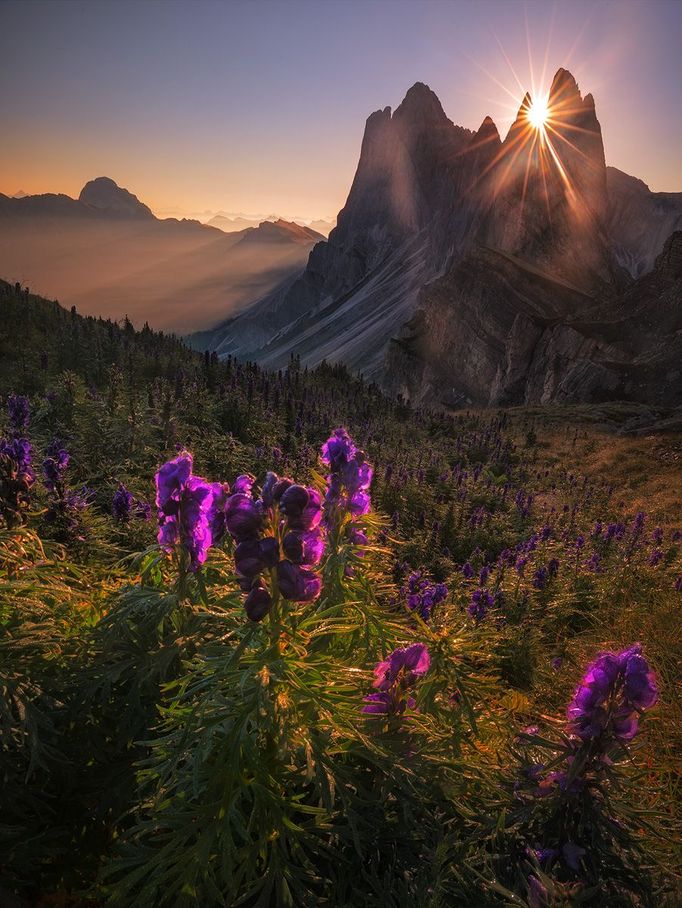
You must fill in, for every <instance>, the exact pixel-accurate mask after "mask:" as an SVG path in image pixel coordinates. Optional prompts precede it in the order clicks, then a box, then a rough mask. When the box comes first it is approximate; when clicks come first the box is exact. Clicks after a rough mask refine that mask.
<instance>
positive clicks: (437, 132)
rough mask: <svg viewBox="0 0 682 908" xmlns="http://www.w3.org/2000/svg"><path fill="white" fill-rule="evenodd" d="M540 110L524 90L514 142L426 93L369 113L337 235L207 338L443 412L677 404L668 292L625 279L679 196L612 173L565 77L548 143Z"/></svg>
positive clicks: (226, 349) (671, 224)
mask: <svg viewBox="0 0 682 908" xmlns="http://www.w3.org/2000/svg"><path fill="white" fill-rule="evenodd" d="M531 106H532V99H531V98H530V96H529V95H528V94H527V95H526V96H525V97H524V99H523V101H522V103H521V106H520V108H519V111H518V115H517V117H516V120H515V122H514V123H513V124H512V126H511V128H510V130H509V132H508V134H507V135H506V136H505V137H504V139H503V138H501V137H500V135H499V133H498V130H497V128H496V126H495V124H494V123H493V121H492V120H491V119H490V118H489V117H486V118H485V119H484V120H483V122H482V124H481V126H480V128H479V129H478V130H477V131H476V132H473V133H472V132H471V131H469V130H466V129H463V128H462V127H459V126H456V125H454V124H453V123H452V122H451V121H450V120H449V119H448V118H447V117H446V115H445V113H444V111H443V108H442V106H441V104H440V102H439V100H438V98H437V97H436V95H435V94H434V93H433V92H432V91H431V90H430V89H429V88H428V87H427V86H426V85H423V84H422V83H417V84H416V85H414V86H413V87H412V88H411V89H410V90H409V91H408V93H407V95H406V96H405V99H404V100H403V102H402V104H400V106H399V107H398V108H397V109H396V110H395V112H393V113H392V112H391V109H390V108H385V109H384V110H380V111H377V112H375V113H373V114H372V115H371V116H370V117H369V119H368V120H367V124H366V127H365V134H364V138H363V141H362V148H361V152H360V160H359V163H358V167H357V171H356V174H355V178H354V180H353V184H352V186H351V189H350V193H349V195H348V200H347V202H346V205H345V206H344V208H343V209H342V210H341V211H340V212H339V215H338V221H337V226H336V227H335V229H334V230H332V232H331V233H330V235H329V239H328V241H327V242H323V243H318V244H317V245H316V246H315V247H314V249H313V250H312V252H311V254H310V258H309V260H308V264H307V267H306V269H305V271H304V272H303V273H302V274H301V275H300V276H299V277H298V278H296V279H293V280H287V281H285V282H283V283H282V284H281V285H280V286H278V287H277V288H276V289H275V290H274V291H272V293H271V294H269V295H265V296H264V297H261V298H259V299H258V300H257V301H256V302H255V303H254V304H253V306H252V307H250V308H249V309H247V310H246V311H244V312H243V313H242V314H240V315H239V316H237V317H236V318H231V319H230V320H228V321H225V322H224V323H223V324H221V325H220V326H219V327H218V328H217V329H216V331H215V332H214V333H212V334H211V333H207V334H205V335H203V341H204V343H205V344H206V345H207V347H208V348H209V349H216V350H218V352H219V353H220V354H226V353H231V354H233V355H235V356H237V357H242V358H246V359H251V358H253V359H256V360H257V361H258V362H260V363H262V364H264V365H266V366H269V367H274V368H279V367H281V366H283V365H284V364H285V363H286V362H287V361H288V359H289V357H290V355H291V354H292V353H297V354H299V355H300V356H301V359H302V362H303V363H304V364H306V365H310V366H314V365H316V364H317V363H319V362H321V361H322V360H323V359H328V360H332V361H342V362H344V363H346V364H347V365H349V366H350V367H351V368H354V369H357V370H362V371H363V372H365V374H367V375H369V376H371V377H374V378H379V379H381V380H382V381H383V383H384V384H385V385H386V386H388V387H389V388H391V390H397V391H400V392H401V393H402V394H404V395H405V396H406V397H408V398H410V399H413V400H416V401H422V400H423V401H428V402H430V403H433V404H437V405H446V406H463V405H470V404H489V403H506V404H513V403H523V402H526V403H534V402H540V401H542V402H551V401H559V400H562V401H563V400H582V399H590V398H594V397H598V396H599V395H603V394H606V395H609V394H612V395H616V396H618V395H625V396H627V395H630V396H633V397H636V398H638V399H643V398H644V397H646V396H651V395H655V394H657V393H659V391H660V392H661V393H662V389H667V391H666V393H671V394H675V395H677V396H679V397H682V382H681V381H680V376H679V373H676V372H675V370H674V369H672V368H671V367H670V362H669V360H668V359H666V355H667V354H666V353H665V351H664V350H663V348H662V347H661V341H662V337H663V333H662V332H663V328H662V327H660V328H658V329H657V328H656V327H655V326H656V322H657V319H656V317H655V314H653V313H655V310H656V307H657V306H659V305H661V306H663V307H665V306H666V305H668V303H667V302H666V300H667V299H668V297H667V296H666V294H669V293H671V292H673V290H671V289H670V286H668V287H667V289H664V290H663V289H661V293H662V294H663V297H664V298H663V299H662V301H657V299H656V297H655V293H654V290H653V289H652V288H654V287H657V288H659V289H660V288H662V287H663V285H662V283H661V282H660V281H659V282H658V283H657V282H656V281H654V282H653V283H649V284H647V283H641V282H639V281H638V282H637V284H633V283H632V276H633V275H642V274H644V273H645V272H647V271H649V270H650V269H651V268H653V266H654V262H655V261H656V259H657V257H658V256H660V255H661V254H662V252H663V249H664V244H665V242H666V240H667V237H668V236H669V234H670V233H671V232H672V231H673V230H674V229H676V227H679V216H680V197H679V195H678V194H672V193H671V194H660V193H650V192H649V191H648V189H647V187H646V186H645V185H644V184H641V183H639V181H635V180H633V178H630V177H627V176H626V175H624V174H620V172H619V171H615V170H613V169H609V170H608V171H607V168H606V163H605V159H604V148H603V142H602V135H601V127H600V124H599V121H598V119H597V114H596V109H595V102H594V99H593V97H592V95H590V94H587V95H585V96H583V95H582V94H581V92H580V89H579V87H578V85H577V83H576V81H575V79H574V78H573V76H572V75H571V73H569V72H568V71H567V70H564V69H560V70H558V71H557V73H556V75H555V77H554V79H553V82H552V85H551V89H550V92H549V108H550V110H551V122H550V123H549V125H548V126H547V130H546V132H545V133H543V132H542V131H538V130H536V129H534V128H532V127H531V125H530V120H529V111H530V109H531ZM543 136H544V138H543ZM671 242H672V241H671ZM678 244H679V240H675V241H674V242H672V246H671V247H670V248H669V247H668V246H666V247H665V248H666V250H667V251H668V252H667V253H666V254H668V253H670V249H672V253H671V254H673V255H676V254H677V253H676V252H675V250H676V249H677V245H678ZM671 286H673V285H671ZM674 286H677V285H674ZM627 305H636V308H637V311H638V312H639V313H640V316H638V318H639V319H640V321H639V322H637V324H638V330H639V329H641V330H642V335H641V340H642V342H644V339H646V344H648V345H649V346H647V347H646V348H642V347H641V345H639V341H638V340H636V338H635V336H634V334H632V330H634V329H633V328H632V326H633V325H634V324H635V321H636V320H635V321H632V319H631V320H630V321H627V320H626V319H625V313H624V311H623V307H625V306H627ZM678 310H679V307H678ZM644 313H648V316H647V317H648V318H650V321H651V325H652V326H654V327H653V329H652V330H653V332H654V334H656V331H658V334H656V337H654V336H653V334H652V332H651V331H649V330H647V331H644V330H643V327H642V326H643V324H644V322H643V320H644V319H645V315H644ZM679 318H680V316H679V311H678V312H675V311H674V309H673V311H672V314H671V315H670V317H669V318H668V320H667V322H666V324H667V326H668V330H671V331H673V333H674V337H673V339H672V342H671V344H670V349H671V350H676V349H677V347H676V346H675V344H676V343H677V340H676V338H677V334H675V332H679V331H680V330H681V329H682V325H680V324H679ZM624 319H625V320H624ZM661 325H662V322H661ZM628 326H629V327H628ZM620 330H622V332H623V337H622V343H617V340H618V338H617V334H618V331H620ZM655 351H658V352H655ZM659 353H660V355H659ZM630 355H631V356H632V357H633V358H636V366H635V364H634V361H633V365H632V367H631V368H630V367H628V366H627V358H628V356H630ZM645 361H646V362H647V363H648V365H647V366H646V368H644V367H643V366H642V364H643V363H644V362H645ZM640 366H641V368H640ZM637 369H639V370H640V371H639V372H638V373H637ZM647 370H649V371H647ZM657 370H658V371H657ZM635 373H637V374H635ZM645 373H646V377H645V378H644V377H642V376H644V374H645ZM637 375H639V376H640V378H641V381H640V379H639V378H638V377H637ZM676 383H677V386H676ZM657 389H658V390H657Z"/></svg>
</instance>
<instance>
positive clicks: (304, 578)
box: [277, 559, 322, 602]
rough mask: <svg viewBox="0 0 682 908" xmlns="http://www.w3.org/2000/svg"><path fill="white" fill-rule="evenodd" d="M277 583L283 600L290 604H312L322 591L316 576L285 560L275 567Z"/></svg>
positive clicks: (318, 578)
mask: <svg viewBox="0 0 682 908" xmlns="http://www.w3.org/2000/svg"><path fill="white" fill-rule="evenodd" d="M277 583H278V585H279V590H280V592H281V594H282V595H283V596H284V598H285V599H290V600H291V601H292V602H312V601H313V600H314V599H317V597H318V596H319V595H320V591H321V589H322V581H321V579H320V577H319V575H318V574H316V573H315V572H314V571H311V570H308V568H304V567H301V566H300V565H298V564H293V563H292V562H291V561H288V560H287V559H284V560H283V561H280V562H279V564H278V565H277Z"/></svg>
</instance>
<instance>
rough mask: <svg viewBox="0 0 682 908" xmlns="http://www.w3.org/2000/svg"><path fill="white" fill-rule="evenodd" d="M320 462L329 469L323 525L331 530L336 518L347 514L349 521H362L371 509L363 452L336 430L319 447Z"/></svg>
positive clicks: (369, 478)
mask: <svg viewBox="0 0 682 908" xmlns="http://www.w3.org/2000/svg"><path fill="white" fill-rule="evenodd" d="M320 460H321V461H322V463H323V464H324V465H325V466H328V467H329V470H330V472H329V476H328V477H327V484H328V488H327V494H326V496H325V503H324V508H325V523H326V524H327V527H328V528H329V529H330V530H332V529H333V528H334V526H335V524H336V523H337V522H338V515H339V514H341V513H343V512H344V511H347V512H348V513H349V514H350V515H351V517H362V516H364V515H365V514H367V513H368V512H369V510H370V508H371V498H370V494H369V487H370V484H371V482H372V475H373V472H374V471H373V468H372V466H371V464H369V463H368V462H367V459H366V457H365V453H364V451H360V450H359V449H358V448H357V447H356V446H355V444H354V442H353V440H352V438H351V437H350V436H349V434H348V432H347V431H346V430H345V429H343V428H339V429H336V430H335V431H334V432H333V434H332V435H331V437H330V438H328V439H327V441H326V442H325V443H324V444H323V445H322V451H321V454H320Z"/></svg>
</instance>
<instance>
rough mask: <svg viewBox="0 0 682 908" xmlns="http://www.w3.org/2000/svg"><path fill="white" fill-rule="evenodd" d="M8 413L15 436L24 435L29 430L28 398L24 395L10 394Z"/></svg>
mask: <svg viewBox="0 0 682 908" xmlns="http://www.w3.org/2000/svg"><path fill="white" fill-rule="evenodd" d="M7 412H8V414H9V424H10V427H11V429H12V432H13V433H14V434H15V435H22V434H23V433H24V432H25V431H26V429H27V428H28V419H29V412H30V411H29V405H28V398H26V397H24V396H23V395H22V394H10V396H9V397H8V399H7Z"/></svg>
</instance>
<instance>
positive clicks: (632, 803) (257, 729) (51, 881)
mask: <svg viewBox="0 0 682 908" xmlns="http://www.w3.org/2000/svg"><path fill="white" fill-rule="evenodd" d="M0 306H2V309H3V314H4V316H5V318H4V319H3V324H2V327H0V354H1V356H0V395H1V396H2V407H3V410H2V416H1V417H0V905H1V906H2V908H5V906H7V908H15V906H16V908H24V906H65V908H73V906H100V905H112V906H127V908H133V906H149V908H154V906H159V908H175V906H178V908H184V906H188V908H189V906H202V908H203V906H207V908H208V906H233V905H234V906H236V905H243V906H254V908H255V906H268V908H269V906H279V905H285V906H286V905H290V906H317V905H320V906H324V905H327V906H339V908H355V906H372V908H374V906H375V908H382V906H387V908H393V906H396V908H397V906H401V908H402V906H408V908H409V906H414V908H416V906H420V908H421V906H426V908H437V906H438V908H440V906H443V908H445V906H496V905H501V906H504V905H507V906H521V908H523V906H527V908H528V906H529V908H543V906H572V905H581V906H592V905H594V906H656V908H659V906H675V905H679V904H680V898H681V890H680V885H679V879H680V875H679V872H680V862H679V848H678V845H679V840H680V830H681V826H680V811H679V771H680V752H681V750H682V747H681V745H682V741H681V735H680V726H681V715H680V700H679V659H680V620H679V613H680V606H681V604H682V557H681V550H682V532H681V531H682V522H681V517H680V515H681V513H682V507H681V500H680V499H681V496H682V483H681V479H682V432H680V425H679V414H675V413H674V412H672V411H666V412H664V411H657V412H650V411H648V410H647V409H646V408H643V407H635V406H632V405H626V404H609V403H605V404H603V405H602V406H600V407H584V408H567V409H560V408H552V409H546V410H544V409H533V410H510V411H486V412H460V413H453V414H435V413H430V412H423V411H419V410H417V409H413V408H410V407H408V406H407V405H406V404H405V403H404V402H403V401H401V400H396V399H389V398H386V397H384V396H383V395H382V394H381V393H380V391H379V390H378V389H377V388H376V387H374V386H373V385H370V384H368V383H367V382H365V381H363V380H362V379H361V378H353V377H351V376H350V375H348V374H347V373H346V372H345V370H344V369H343V368H341V367H337V366H326V365H323V366H321V367H319V368H317V369H315V370H313V371H308V370H305V369H303V368H301V366H300V364H299V363H298V362H297V361H296V360H295V359H294V360H292V362H291V363H290V365H289V368H288V369H286V370H283V371H281V372H279V373H267V372H263V371H261V370H260V369H258V368H256V367H255V366H252V365H249V364H238V363H236V362H234V361H232V360H230V359H227V360H224V361H221V362H218V360H217V359H216V358H214V357H210V356H206V357H204V356H201V355H199V354H195V353H193V352H191V351H189V350H188V349H187V348H185V347H184V346H183V345H182V344H181V343H180V342H179V341H178V340H177V339H175V338H172V337H164V336H163V335H159V334H155V333H154V332H152V331H150V330H149V329H148V328H147V327H146V326H145V328H144V329H143V330H142V331H135V330H134V329H133V327H132V325H130V324H129V323H127V322H126V323H125V324H124V325H123V326H119V325H116V324H113V323H111V322H106V321H104V320H101V319H93V318H87V319H86V318H81V317H80V316H79V315H78V314H77V313H76V312H75V311H72V312H67V311H65V310H64V309H62V308H61V307H59V306H58V304H56V303H53V302H50V301H47V300H42V299H40V298H38V297H35V296H32V295H31V294H30V293H29V292H28V291H25V290H23V289H22V288H20V287H12V286H10V285H7V284H2V283H0ZM19 332H21V336H22V338H24V343H23V344H21V345H19V344H17V343H16V338H17V337H18V336H19Z"/></svg>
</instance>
